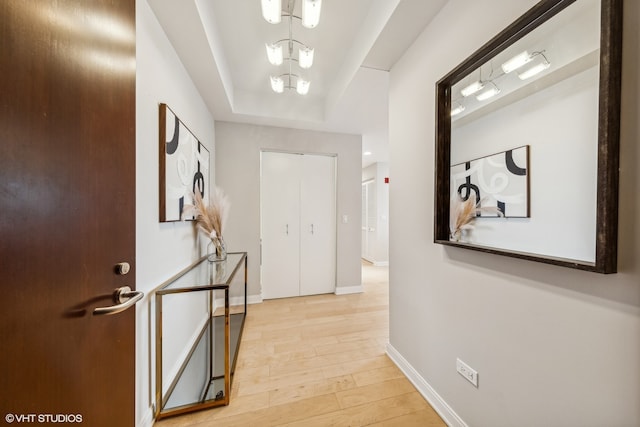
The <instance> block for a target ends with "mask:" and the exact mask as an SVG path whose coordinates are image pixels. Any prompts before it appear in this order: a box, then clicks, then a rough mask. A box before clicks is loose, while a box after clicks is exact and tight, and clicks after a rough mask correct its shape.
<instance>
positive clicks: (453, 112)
mask: <svg viewBox="0 0 640 427" xmlns="http://www.w3.org/2000/svg"><path fill="white" fill-rule="evenodd" d="M463 111H464V105H462V104H457V105H456V106H454V107H453V108H452V109H451V115H452V116H455V115H456V114H460V113H462V112H463Z"/></svg>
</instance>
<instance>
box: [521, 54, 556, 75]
mask: <svg viewBox="0 0 640 427" xmlns="http://www.w3.org/2000/svg"><path fill="white" fill-rule="evenodd" d="M550 66H551V63H550V62H549V61H547V60H546V59H543V60H542V62H539V63H538V64H535V65H534V66H532V67H530V68H527V69H526V70H524V71H523V72H521V73H518V77H519V78H520V80H526V79H528V78H530V77H533V76H535V75H536V74H538V73H541V72H542V71H544V70H546V69H547V68H549V67H550Z"/></svg>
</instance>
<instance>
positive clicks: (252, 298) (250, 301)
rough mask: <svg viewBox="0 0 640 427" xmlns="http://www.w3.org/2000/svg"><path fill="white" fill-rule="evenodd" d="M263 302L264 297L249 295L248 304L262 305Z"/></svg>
mask: <svg viewBox="0 0 640 427" xmlns="http://www.w3.org/2000/svg"><path fill="white" fill-rule="evenodd" d="M261 302H262V295H248V296H247V304H260V303H261Z"/></svg>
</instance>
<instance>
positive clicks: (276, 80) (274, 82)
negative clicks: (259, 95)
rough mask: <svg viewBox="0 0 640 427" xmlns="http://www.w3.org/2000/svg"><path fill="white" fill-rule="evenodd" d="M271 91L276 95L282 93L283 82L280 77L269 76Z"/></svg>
mask: <svg viewBox="0 0 640 427" xmlns="http://www.w3.org/2000/svg"><path fill="white" fill-rule="evenodd" d="M271 89H273V91H274V92H276V93H282V92H284V80H282V78H281V77H273V76H271Z"/></svg>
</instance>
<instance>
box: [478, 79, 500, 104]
mask: <svg viewBox="0 0 640 427" xmlns="http://www.w3.org/2000/svg"><path fill="white" fill-rule="evenodd" d="M499 93H500V89H498V86H496V85H495V84H493V83H491V86H489V87H488V88H487V89H486V90H485V91H483V92H480V93H479V94H478V95H477V96H476V99H477V100H478V101H484V100H487V99H489V98H491V97H493V96H496V95H497V94H499Z"/></svg>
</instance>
